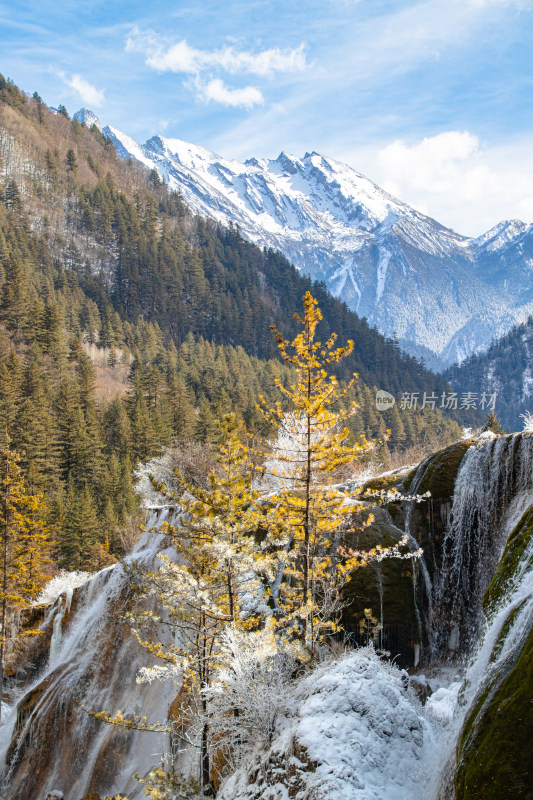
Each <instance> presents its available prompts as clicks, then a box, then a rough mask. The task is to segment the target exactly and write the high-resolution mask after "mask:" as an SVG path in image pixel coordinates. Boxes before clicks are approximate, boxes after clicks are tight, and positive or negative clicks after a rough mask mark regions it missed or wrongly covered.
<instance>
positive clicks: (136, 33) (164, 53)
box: [126, 28, 307, 78]
mask: <svg viewBox="0 0 533 800" xmlns="http://www.w3.org/2000/svg"><path fill="white" fill-rule="evenodd" d="M126 50H127V51H129V52H142V53H144V54H145V55H146V64H147V65H148V66H149V67H152V68H153V69H157V70H160V71H161V72H184V73H187V74H198V73H201V72H204V71H206V70H218V69H220V70H222V71H224V72H227V73H229V74H233V75H235V74H243V73H245V74H251V75H258V76H260V77H263V78H268V77H272V76H273V75H274V74H275V73H277V72H301V71H303V70H304V69H306V67H307V62H306V57H305V46H304V45H303V44H301V45H300V46H299V47H296V48H286V49H283V50H282V49H281V48H279V47H271V48H269V49H267V50H261V51H260V52H258V53H251V52H249V51H246V50H236V49H235V48H234V47H229V46H228V47H222V48H220V49H218V50H199V49H197V48H195V47H191V46H190V45H189V44H188V43H187V41H186V40H185V39H182V41H180V42H177V43H176V44H172V45H170V46H168V44H167V43H166V42H165V40H163V39H161V38H160V37H158V36H157V35H156V34H155V33H154V32H153V31H140V30H139V29H137V28H136V29H134V30H133V31H132V32H131V33H130V35H129V36H128V39H127V41H126Z"/></svg>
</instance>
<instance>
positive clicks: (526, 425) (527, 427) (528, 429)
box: [520, 411, 533, 433]
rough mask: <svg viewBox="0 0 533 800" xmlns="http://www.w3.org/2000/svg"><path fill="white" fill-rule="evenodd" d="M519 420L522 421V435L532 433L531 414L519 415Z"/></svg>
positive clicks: (532, 417) (527, 412)
mask: <svg viewBox="0 0 533 800" xmlns="http://www.w3.org/2000/svg"><path fill="white" fill-rule="evenodd" d="M520 418H521V419H523V420H524V427H523V428H522V430H523V432H524V433H533V414H532V413H531V411H526V413H525V414H520Z"/></svg>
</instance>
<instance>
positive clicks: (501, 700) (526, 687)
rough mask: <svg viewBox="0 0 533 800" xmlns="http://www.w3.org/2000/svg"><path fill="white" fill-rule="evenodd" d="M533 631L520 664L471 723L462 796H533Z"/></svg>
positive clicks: (485, 799) (490, 799)
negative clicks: (532, 743) (532, 744)
mask: <svg viewBox="0 0 533 800" xmlns="http://www.w3.org/2000/svg"><path fill="white" fill-rule="evenodd" d="M532 697H533V631H532V632H531V633H530V635H529V638H528V640H527V642H526V645H525V646H524V648H523V650H522V652H521V654H520V656H519V658H518V661H517V662H516V664H515V666H514V668H513V669H512V670H511V671H510V672H509V674H508V675H507V676H506V677H505V679H504V680H503V681H501V683H500V685H499V686H497V687H496V686H491V687H489V690H488V691H486V692H484V696H482V698H481V699H480V701H479V702H478V703H476V707H475V708H474V710H473V711H472V713H471V714H470V716H469V719H468V720H467V722H466V723H465V727H464V732H463V735H462V737H461V744H460V750H459V763H458V767H457V770H456V773H455V792H456V800H533V759H532V758H531V742H533V702H532Z"/></svg>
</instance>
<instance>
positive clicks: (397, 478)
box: [362, 472, 408, 495]
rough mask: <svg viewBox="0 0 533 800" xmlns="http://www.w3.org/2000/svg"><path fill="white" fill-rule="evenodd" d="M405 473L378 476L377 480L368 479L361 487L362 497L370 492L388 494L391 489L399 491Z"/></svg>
mask: <svg viewBox="0 0 533 800" xmlns="http://www.w3.org/2000/svg"><path fill="white" fill-rule="evenodd" d="M406 474H408V473H406V472H395V473H394V474H393V475H380V476H379V477H378V478H370V480H369V481H366V483H365V484H364V485H363V492H362V493H363V495H364V494H365V493H367V492H368V493H370V492H388V491H390V490H392V489H397V490H398V491H400V489H401V487H402V486H403V483H404V478H405V476H406Z"/></svg>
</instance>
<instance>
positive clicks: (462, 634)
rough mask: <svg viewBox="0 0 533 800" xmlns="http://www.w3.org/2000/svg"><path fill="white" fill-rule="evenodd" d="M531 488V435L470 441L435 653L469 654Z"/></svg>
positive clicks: (440, 588)
mask: <svg viewBox="0 0 533 800" xmlns="http://www.w3.org/2000/svg"><path fill="white" fill-rule="evenodd" d="M532 492H533V437H531V436H529V435H527V436H524V435H516V436H506V437H503V436H502V437H500V438H497V439H492V440H488V441H481V442H477V443H476V444H475V445H472V446H471V447H470V448H469V449H468V451H467V453H466V455H465V457H464V458H463V461H462V463H461V467H460V470H459V473H458V475H457V480H456V483H455V492H454V496H453V505H452V511H451V519H450V524H449V525H448V527H447V529H446V533H445V536H444V540H443V543H442V566H441V569H440V572H439V576H438V579H437V581H436V582H435V586H434V592H433V594H434V606H436V607H437V608H438V609H439V615H440V617H441V619H440V620H439V621H437V620H434V631H433V634H434V640H433V644H434V647H435V648H436V651H437V652H440V653H442V652H444V651H445V650H446V649H447V650H448V651H451V652H456V651H458V650H460V651H461V652H469V651H470V650H471V649H472V647H473V646H475V643H476V641H477V639H478V636H479V630H480V626H481V625H482V624H483V618H482V605H481V603H482V599H483V594H484V592H485V590H486V588H487V586H488V585H489V583H490V580H491V578H492V576H493V574H494V571H495V569H496V566H497V564H498V561H499V558H500V556H501V553H502V550H503V548H504V546H505V542H506V540H507V537H508V535H509V533H510V530H512V528H513V527H514V525H515V524H516V522H517V521H518V519H517V518H519V517H520V516H521V514H522V513H523V510H524V508H525V507H526V506H527V505H529V504H530V503H531V494H532Z"/></svg>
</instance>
